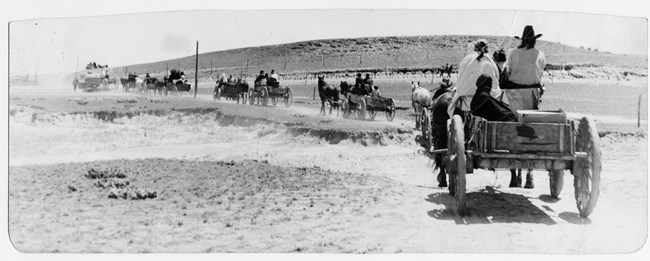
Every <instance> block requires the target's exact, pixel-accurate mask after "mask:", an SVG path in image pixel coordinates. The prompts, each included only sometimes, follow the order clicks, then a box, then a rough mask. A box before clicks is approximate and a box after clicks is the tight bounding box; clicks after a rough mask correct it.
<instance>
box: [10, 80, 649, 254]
mask: <svg viewBox="0 0 650 261" xmlns="http://www.w3.org/2000/svg"><path fill="white" fill-rule="evenodd" d="M338 80H339V79H337V81H338ZM341 80H345V79H341ZM411 80H414V79H378V80H377V81H376V83H377V84H378V85H380V86H382V93H383V94H384V95H385V96H389V97H394V98H395V99H396V103H397V105H398V109H399V110H398V111H397V117H396V118H395V120H394V121H391V122H388V121H387V120H386V119H385V118H384V117H383V114H382V113H379V115H378V116H377V118H376V119H375V120H373V121H370V120H363V121H362V120H358V119H354V118H351V119H343V118H341V117H340V116H339V117H337V116H336V112H334V114H332V115H325V116H321V115H319V109H320V102H319V101H314V100H312V95H313V87H314V86H315V85H316V82H315V81H313V82H305V81H294V82H287V85H288V86H290V87H292V89H293V90H294V102H293V104H292V106H291V107H289V108H286V107H284V106H282V105H280V104H279V105H278V106H277V107H271V106H268V107H262V106H258V105H254V106H251V105H241V104H237V103H235V102H234V101H231V100H228V101H225V100H220V101H214V100H213V99H212V96H211V95H210V90H211V88H212V86H213V83H210V82H206V83H202V84H201V85H200V86H199V87H200V91H199V94H198V96H197V98H196V99H194V97H193V96H192V95H187V94H185V95H182V96H168V97H164V96H157V95H143V94H137V93H125V92H123V91H122V90H121V88H118V89H117V90H112V91H105V92H90V93H83V92H73V91H72V86H70V85H65V84H51V85H41V86H11V87H10V90H9V119H8V121H9V227H8V229H9V235H10V238H11V241H12V243H13V244H14V246H15V248H16V249H18V250H19V251H23V252H30V253H33V252H36V253H42V252H45V253H50V252H72V253H77V252H108V253H113V252H118V253H122V252H127V253H141V252H221V253H223V252H237V253H251V252H252V253H257V252H264V253H275V252H315V253H322V252H324V253H564V254H573V253H629V252H633V251H636V250H637V249H639V248H640V247H642V246H643V245H644V244H645V242H646V239H647V231H648V229H647V228H648V227H647V225H648V223H647V211H648V209H647V208H648V202H647V198H648V197H647V196H648V195H647V193H648V175H647V174H648V162H647V158H648V155H647V151H648V142H647V113H646V112H647V78H641V79H634V80H632V81H625V82H617V81H615V80H610V81H607V80H602V81H594V80H593V79H591V80H564V81H562V80H557V81H556V82H554V83H553V84H552V85H547V86H548V89H549V90H548V91H547V94H545V96H544V101H543V103H542V107H543V108H545V109H553V108H563V109H564V110H565V111H567V113H568V114H569V116H570V117H572V118H579V117H581V116H584V115H586V116H588V117H592V118H594V120H595V121H596V123H597V126H598V128H599V131H600V137H601V139H600V146H601V148H602V151H603V158H602V166H603V169H602V173H601V183H600V196H599V200H598V204H597V207H596V209H595V211H594V213H593V214H592V215H590V216H589V217H588V218H582V217H580V216H579V215H578V210H577V208H576V203H575V199H574V189H573V177H572V175H571V174H570V172H568V171H567V172H566V173H565V180H564V189H563V190H562V192H561V194H560V199H559V200H558V199H554V198H552V197H551V196H550V195H549V193H550V192H549V184H548V182H549V181H548V176H547V173H545V172H543V171H535V172H534V174H535V188H534V189H524V188H509V187H508V184H509V179H510V174H509V172H508V171H507V170H497V171H495V172H492V171H484V170H477V171H475V173H474V174H471V175H468V176H467V191H468V195H467V200H468V203H467V204H468V208H469V214H468V215H466V216H459V215H457V214H456V213H454V212H453V211H452V208H453V207H452V206H453V205H454V199H453V197H452V196H450V195H449V193H448V190H447V188H439V187H437V182H436V181H435V174H436V173H434V166H433V161H432V160H431V159H430V158H429V157H428V156H427V155H426V153H424V149H423V148H422V147H421V146H420V145H419V144H418V143H417V142H416V141H415V140H416V136H417V135H419V134H420V133H419V131H418V130H416V129H415V128H414V121H413V118H412V117H411V115H410V114H411V111H412V109H410V101H409V100H408V97H409V95H410V85H409V84H410V81H411ZM332 81H334V80H332ZM421 81H422V82H423V84H424V83H426V85H425V87H427V88H434V87H435V85H436V84H437V82H438V81H439V80H438V79H435V82H433V83H429V82H425V81H430V79H429V80H427V79H421ZM639 95H642V97H643V102H642V110H641V111H642V112H643V113H642V115H641V125H642V126H641V127H640V128H638V127H637V126H636V124H637V114H636V112H637V107H636V105H637V99H638V97H639ZM328 109H329V108H328Z"/></svg>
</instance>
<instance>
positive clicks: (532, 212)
mask: <svg viewBox="0 0 650 261" xmlns="http://www.w3.org/2000/svg"><path fill="white" fill-rule="evenodd" d="M465 198H466V210H465V211H464V212H462V213H458V212H457V211H456V200H455V199H454V197H452V196H451V195H449V193H445V192H441V193H433V194H430V195H428V197H427V198H426V199H425V201H428V202H431V203H435V204H440V205H444V206H445V208H444V209H434V210H430V211H428V212H427V214H428V215H429V216H430V217H432V218H435V219H439V220H453V221H454V222H455V223H456V224H457V225H472V224H491V223H533V224H545V225H555V224H557V223H556V222H555V221H553V219H551V217H550V216H548V215H547V214H546V213H544V211H542V210H540V209H539V208H537V207H536V206H535V205H533V204H532V203H531V202H530V201H529V200H528V198H527V197H525V196H522V195H517V194H512V193H506V192H503V191H499V190H495V189H494V188H493V187H490V186H488V187H486V188H484V189H482V190H481V191H478V192H471V193H467V194H466V196H465Z"/></svg>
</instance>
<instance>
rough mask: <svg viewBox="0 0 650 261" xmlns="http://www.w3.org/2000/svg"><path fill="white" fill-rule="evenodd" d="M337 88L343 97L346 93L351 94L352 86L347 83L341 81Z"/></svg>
mask: <svg viewBox="0 0 650 261" xmlns="http://www.w3.org/2000/svg"><path fill="white" fill-rule="evenodd" d="M339 87H340V88H341V95H343V96H346V95H348V93H351V92H352V85H351V84H349V83H348V82H344V81H341V84H340V85H339Z"/></svg>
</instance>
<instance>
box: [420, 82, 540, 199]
mask: <svg viewBox="0 0 650 261" xmlns="http://www.w3.org/2000/svg"><path fill="white" fill-rule="evenodd" d="M452 98H453V92H451V91H447V92H445V93H444V94H442V95H440V96H439V97H438V98H435V99H434V100H433V106H432V118H433V119H431V125H432V126H431V134H432V135H433V148H434V149H447V142H448V139H449V137H448V135H447V134H448V130H447V120H449V114H448V113H447V108H449V104H450V103H451V99H452ZM454 114H459V115H463V112H462V111H461V110H460V108H458V107H456V109H455V110H454ZM434 162H435V163H436V166H435V167H434V171H435V170H436V169H440V171H439V172H438V177H437V179H438V187H446V186H447V177H446V171H445V168H446V165H445V162H444V160H443V157H442V154H441V153H438V154H436V155H435V158H434ZM518 172H519V173H517V170H515V169H511V170H510V174H511V176H510V185H509V187H521V169H519V170H518ZM517 174H518V175H517ZM533 186H534V185H533V174H532V173H531V172H528V175H526V185H525V188H533Z"/></svg>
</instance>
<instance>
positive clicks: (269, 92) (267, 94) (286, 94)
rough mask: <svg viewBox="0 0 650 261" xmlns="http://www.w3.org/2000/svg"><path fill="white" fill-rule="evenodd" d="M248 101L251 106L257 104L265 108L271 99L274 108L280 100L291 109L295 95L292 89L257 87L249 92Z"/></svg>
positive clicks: (278, 86)
mask: <svg viewBox="0 0 650 261" xmlns="http://www.w3.org/2000/svg"><path fill="white" fill-rule="evenodd" d="M248 99H249V103H250V105H253V104H255V101H256V99H257V103H258V104H261V105H263V106H266V105H267V104H268V100H269V99H271V103H272V104H273V106H276V105H277V104H278V101H279V100H282V102H283V103H284V106H285V107H290V106H291V103H292V102H293V94H292V92H291V88H289V87H284V86H280V85H277V86H267V85H257V86H255V87H253V88H250V89H249V91H248Z"/></svg>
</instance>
